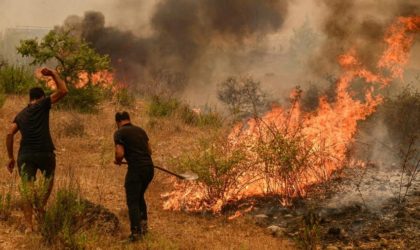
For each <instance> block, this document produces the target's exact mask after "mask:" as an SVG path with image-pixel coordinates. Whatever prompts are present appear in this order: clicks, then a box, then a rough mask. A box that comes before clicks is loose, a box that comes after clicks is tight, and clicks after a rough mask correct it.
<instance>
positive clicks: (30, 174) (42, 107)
mask: <svg viewBox="0 0 420 250" xmlns="http://www.w3.org/2000/svg"><path fill="white" fill-rule="evenodd" d="M41 73H42V74H43V75H44V76H48V77H52V79H53V80H54V82H55V84H56V91H54V92H53V93H52V94H51V95H50V96H45V93H44V91H43V90H42V89H41V88H38V87H36V88H32V89H30V90H29V105H28V106H27V107H25V108H24V109H23V110H22V111H20V112H19V114H18V115H17V116H16V117H15V119H14V120H13V122H12V124H11V126H10V128H9V131H8V133H7V138H6V147H7V152H8V156H9V162H8V164H7V166H6V167H7V169H8V170H9V172H10V173H12V172H13V168H14V167H15V157H14V154H13V141H14V135H15V134H16V133H17V132H18V131H20V133H21V135H22V139H21V141H20V148H19V153H18V170H19V175H20V176H21V178H22V181H23V182H25V183H26V184H29V185H28V187H31V186H32V184H31V183H33V182H34V181H35V177H36V172H37V170H38V169H39V170H40V171H41V172H42V174H43V175H44V177H45V178H46V184H47V187H46V189H47V192H46V194H45V197H43V200H42V201H41V206H42V207H41V208H39V209H41V210H42V211H43V208H44V206H45V204H46V202H47V200H48V197H49V195H50V193H51V190H52V186H53V181H54V171H55V164H56V162H55V154H54V144H53V142H52V139H51V134H50V126H49V116H50V109H51V105H52V104H53V103H56V102H58V101H59V100H60V99H61V98H63V97H64V96H65V95H66V94H67V92H68V90H67V87H66V84H65V83H64V81H63V80H61V78H60V77H59V75H58V73H57V72H56V71H52V70H50V69H47V68H44V69H42V70H41ZM26 203H27V204H25V208H24V215H25V219H26V221H27V223H28V226H29V227H30V228H28V229H32V228H33V225H32V213H33V212H32V204H31V201H29V200H28V201H27V202H26ZM42 211H40V212H42Z"/></svg>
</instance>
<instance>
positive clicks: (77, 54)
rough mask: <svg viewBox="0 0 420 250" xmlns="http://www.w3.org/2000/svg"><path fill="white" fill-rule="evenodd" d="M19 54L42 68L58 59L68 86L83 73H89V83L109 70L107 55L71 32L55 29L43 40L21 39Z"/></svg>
mask: <svg viewBox="0 0 420 250" xmlns="http://www.w3.org/2000/svg"><path fill="white" fill-rule="evenodd" d="M17 51H18V52H19V54H21V55H22V56H24V57H31V58H32V59H33V60H32V62H31V65H42V64H45V63H47V62H49V61H51V60H54V59H55V60H56V61H57V63H58V66H57V70H58V72H59V74H60V76H61V77H62V78H63V80H65V81H66V83H67V84H69V85H74V84H75V83H77V82H79V81H80V78H79V77H80V73H82V72H85V73H87V74H88V78H89V80H90V79H91V76H92V74H94V73H96V72H98V71H101V70H109V69H110V59H109V56H108V55H100V54H98V53H97V52H96V51H95V50H94V49H92V48H91V47H89V44H87V43H86V42H85V41H83V40H81V39H79V38H78V37H76V36H73V35H71V32H70V31H63V30H52V31H50V32H49V33H48V34H47V35H46V36H45V37H44V38H43V39H42V40H41V41H38V40H37V39H28V40H22V41H21V42H20V46H19V47H18V48H17Z"/></svg>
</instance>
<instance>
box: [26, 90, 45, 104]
mask: <svg viewBox="0 0 420 250" xmlns="http://www.w3.org/2000/svg"><path fill="white" fill-rule="evenodd" d="M41 97H45V92H44V90H43V89H42V88H40V87H35V88H31V89H30V90H29V100H31V101H33V100H38V99H39V98H41Z"/></svg>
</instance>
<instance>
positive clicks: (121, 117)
mask: <svg viewBox="0 0 420 250" xmlns="http://www.w3.org/2000/svg"><path fill="white" fill-rule="evenodd" d="M124 120H130V115H129V114H128V113H127V112H126V111H122V112H117V113H116V114H115V121H116V122H120V121H124Z"/></svg>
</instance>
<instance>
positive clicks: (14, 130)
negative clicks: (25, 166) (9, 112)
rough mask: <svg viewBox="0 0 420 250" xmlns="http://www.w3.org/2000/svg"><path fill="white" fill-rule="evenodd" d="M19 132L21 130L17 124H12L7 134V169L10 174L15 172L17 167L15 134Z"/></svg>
mask: <svg viewBox="0 0 420 250" xmlns="http://www.w3.org/2000/svg"><path fill="white" fill-rule="evenodd" d="M18 131H19V128H18V126H17V124H16V123H12V126H11V127H10V129H9V131H8V132H7V136H6V148H7V155H8V156H9V162H8V163H7V166H6V167H7V169H8V170H9V172H10V173H12V172H13V168H14V167H15V156H14V155H13V141H14V137H15V134H16V133H17V132H18Z"/></svg>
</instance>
